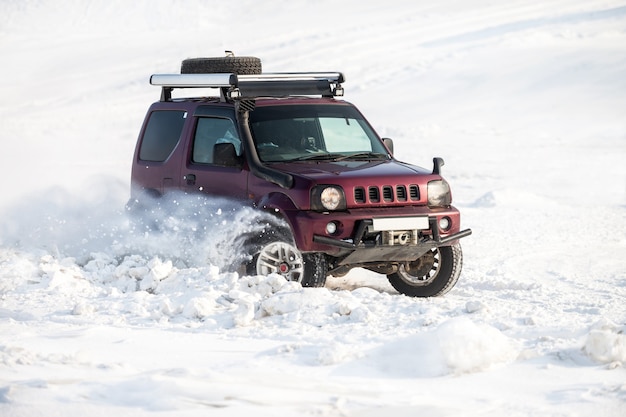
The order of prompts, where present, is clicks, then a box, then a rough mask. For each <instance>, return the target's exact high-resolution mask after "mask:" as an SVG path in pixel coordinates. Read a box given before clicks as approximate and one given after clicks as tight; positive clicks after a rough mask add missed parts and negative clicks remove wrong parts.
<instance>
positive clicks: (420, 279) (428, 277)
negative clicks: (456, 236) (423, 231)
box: [398, 248, 441, 287]
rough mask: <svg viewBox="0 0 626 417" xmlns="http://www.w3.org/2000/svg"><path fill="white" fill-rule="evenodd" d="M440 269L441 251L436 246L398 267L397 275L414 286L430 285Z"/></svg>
mask: <svg viewBox="0 0 626 417" xmlns="http://www.w3.org/2000/svg"><path fill="white" fill-rule="evenodd" d="M440 269H441V252H440V251H439V249H438V248H434V249H431V250H430V252H426V253H425V254H424V255H423V256H421V257H420V258H419V259H418V260H416V261H414V262H407V263H405V264H401V265H400V266H399V267H398V275H399V276H400V278H402V280H403V281H405V282H406V283H407V284H409V285H413V286H416V287H420V286H426V285H430V284H431V283H432V282H433V281H434V280H435V278H437V275H438V274H439V271H440Z"/></svg>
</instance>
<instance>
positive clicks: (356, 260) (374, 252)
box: [313, 217, 472, 266]
mask: <svg viewBox="0 0 626 417" xmlns="http://www.w3.org/2000/svg"><path fill="white" fill-rule="evenodd" d="M428 223H429V226H430V227H429V230H430V235H425V236H423V237H421V238H420V239H419V240H417V241H414V242H407V243H405V244H393V241H391V242H387V243H380V241H377V240H370V241H366V240H364V236H365V233H366V231H367V230H368V228H369V227H371V226H372V224H373V221H372V220H371V219H365V220H361V221H360V222H359V226H358V227H357V232H356V235H355V237H354V239H353V241H352V242H350V241H346V240H339V239H333V238H330V237H328V236H321V235H313V241H314V242H316V243H321V244H323V245H328V246H332V247H336V248H339V249H341V250H342V251H344V253H345V255H344V256H343V257H342V258H341V260H340V261H339V262H337V265H340V266H344V265H363V264H368V263H377V262H408V261H414V260H416V259H417V258H419V257H420V256H422V255H423V254H425V253H426V252H428V251H429V250H431V249H433V248H436V247H439V246H447V245H450V244H452V243H453V242H455V241H457V240H459V239H461V238H463V237H466V236H469V235H471V234H472V230H471V229H465V230H462V231H459V232H456V233H451V234H447V235H446V236H445V237H441V234H440V232H439V227H438V225H437V218H436V217H429V218H428Z"/></svg>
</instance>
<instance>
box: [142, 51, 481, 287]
mask: <svg viewBox="0 0 626 417" xmlns="http://www.w3.org/2000/svg"><path fill="white" fill-rule="evenodd" d="M234 60H235V58H234V57H227V58H224V59H223V60H220V65H228V62H231V61H234ZM224 63H225V64H224ZM235 69H236V68H235ZM209 70H210V68H209ZM343 81H344V79H343V75H342V74H340V73H288V74H283V73H281V74H263V73H261V74H258V73H257V74H248V75H246V74H244V75H241V74H237V73H236V72H235V71H233V72H232V73H209V74H173V75H155V76H153V77H152V79H151V83H152V84H154V85H159V86H161V87H162V95H161V100H160V101H158V102H156V103H154V104H153V105H152V106H151V107H150V109H149V110H148V113H147V115H146V118H145V121H144V124H143V126H142V129H141V132H140V134H139V139H138V142H137V147H136V151H135V156H134V159H133V168H132V191H131V193H132V195H131V201H134V202H136V203H137V202H139V203H141V202H144V201H152V200H150V199H145V198H144V196H146V195H150V196H152V197H155V196H161V195H164V194H167V193H168V192H170V191H174V190H176V191H184V192H188V193H205V194H207V195H209V196H219V197H226V198H230V199H233V200H236V201H239V202H240V204H242V205H250V206H253V207H256V208H258V209H259V210H265V211H267V212H269V213H272V214H273V215H275V216H276V217H277V218H280V219H281V220H282V221H284V222H281V223H276V224H268V225H267V228H266V230H265V232H264V233H262V234H261V235H256V236H249V237H247V239H248V240H249V246H248V248H249V251H250V253H249V255H250V258H251V260H250V261H249V262H247V263H246V265H244V266H243V267H244V268H245V269H243V272H244V273H249V274H268V273H278V274H281V275H283V276H285V277H286V278H287V279H292V280H297V281H299V282H301V283H302V284H303V285H306V286H323V285H324V283H325V280H326V276H327V275H335V276H341V275H344V274H345V273H347V272H348V271H349V270H351V269H352V268H355V267H364V268H367V269H370V270H373V271H376V272H379V273H382V274H385V275H387V278H388V279H389V281H390V283H391V284H392V285H393V286H394V287H395V288H396V289H397V290H398V291H399V292H401V293H404V294H406V295H409V296H422V297H424V296H434V295H441V294H443V293H445V292H447V291H449V290H450V289H451V288H452V287H453V286H454V284H455V283H456V282H457V280H458V277H459V274H460V272H461V266H462V252H461V247H460V244H459V239H460V238H462V237H464V236H467V235H469V234H471V231H470V230H469V229H467V230H461V227H460V226H461V222H460V214H459V211H458V210H457V209H456V208H454V207H453V206H452V205H451V192H450V188H449V186H448V183H447V182H446V181H445V180H444V179H443V178H442V176H441V173H440V168H441V166H442V165H443V161H442V160H441V159H440V158H434V160H433V161H434V167H433V169H432V170H426V169H423V168H420V167H417V166H413V165H410V164H407V163H404V162H400V161H398V160H397V159H395V158H394V157H393V155H392V151H393V150H392V148H393V145H392V141H391V140H389V139H384V140H383V139H381V138H380V137H379V136H378V135H377V134H376V132H375V131H374V129H373V128H372V127H371V126H370V125H369V123H368V122H367V120H366V119H365V117H364V116H363V115H362V114H361V113H360V112H359V111H358V110H357V108H356V107H355V106H353V105H352V104H350V103H348V102H345V101H342V100H339V99H337V98H336V96H338V95H341V93H342V91H343V88H342V86H341V83H342V82H343ZM197 87H212V88H216V89H218V90H219V97H218V96H216V97H195V98H184V99H173V98H172V97H171V93H172V91H173V90H174V89H178V88H197ZM285 224H286V226H285ZM273 229H274V230H273ZM275 229H280V230H279V231H277V230H275Z"/></svg>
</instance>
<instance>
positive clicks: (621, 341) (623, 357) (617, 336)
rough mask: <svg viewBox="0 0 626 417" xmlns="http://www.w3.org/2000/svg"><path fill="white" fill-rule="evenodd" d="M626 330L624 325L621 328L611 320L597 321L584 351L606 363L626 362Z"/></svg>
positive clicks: (597, 360)
mask: <svg viewBox="0 0 626 417" xmlns="http://www.w3.org/2000/svg"><path fill="white" fill-rule="evenodd" d="M624 330H625V328H624V327H622V328H619V327H617V326H616V325H615V324H613V323H611V322H609V321H601V322H599V323H597V324H596V325H594V326H593V327H592V329H591V331H590V332H589V335H588V336H587V340H586V341H585V345H584V347H583V351H584V352H585V353H586V354H587V355H588V356H589V357H590V358H591V359H593V360H594V361H596V362H600V363H606V364H615V363H617V362H619V363H623V362H626V334H624V333H625V332H624ZM613 367H616V366H613Z"/></svg>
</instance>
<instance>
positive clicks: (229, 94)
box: [150, 72, 345, 101]
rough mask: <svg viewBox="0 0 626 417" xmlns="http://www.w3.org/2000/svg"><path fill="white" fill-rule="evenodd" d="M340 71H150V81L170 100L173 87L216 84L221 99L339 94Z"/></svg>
mask: <svg viewBox="0 0 626 417" xmlns="http://www.w3.org/2000/svg"><path fill="white" fill-rule="evenodd" d="M343 82H345V78H344V76H343V74H342V73H340V72H276V73H265V74H255V75H238V74H228V73H224V74H154V75H152V76H151V77H150V84H151V85H156V86H161V87H162V91H161V101H171V100H172V90H173V89H174V88H220V89H221V92H222V97H223V98H224V99H230V100H237V99H251V98H257V97H286V96H302V95H304V96H310V95H313V96H322V97H335V96H343V87H342V86H341V83H343Z"/></svg>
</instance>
